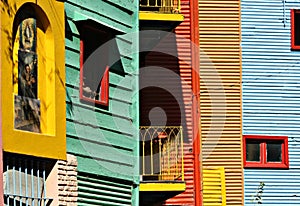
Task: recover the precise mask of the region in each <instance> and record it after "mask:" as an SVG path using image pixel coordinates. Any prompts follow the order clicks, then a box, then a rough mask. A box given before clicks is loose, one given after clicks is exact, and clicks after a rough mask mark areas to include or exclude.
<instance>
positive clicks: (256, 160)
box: [243, 135, 289, 169]
mask: <svg viewBox="0 0 300 206" xmlns="http://www.w3.org/2000/svg"><path fill="white" fill-rule="evenodd" d="M243 144H244V167H245V168H282V169H288V168H289V160H288V137H286V136H263V135H244V137H243Z"/></svg>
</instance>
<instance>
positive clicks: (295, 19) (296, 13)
mask: <svg viewBox="0 0 300 206" xmlns="http://www.w3.org/2000/svg"><path fill="white" fill-rule="evenodd" d="M291 47H292V50H300V9H292V10H291Z"/></svg>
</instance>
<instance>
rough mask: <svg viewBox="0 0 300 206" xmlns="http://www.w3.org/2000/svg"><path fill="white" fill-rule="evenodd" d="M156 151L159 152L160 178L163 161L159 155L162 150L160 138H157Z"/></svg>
mask: <svg viewBox="0 0 300 206" xmlns="http://www.w3.org/2000/svg"><path fill="white" fill-rule="evenodd" d="M158 142H159V143H158V144H159V146H158V153H159V176H160V178H161V174H162V168H163V161H162V159H161V158H162V155H161V152H162V144H161V139H158Z"/></svg>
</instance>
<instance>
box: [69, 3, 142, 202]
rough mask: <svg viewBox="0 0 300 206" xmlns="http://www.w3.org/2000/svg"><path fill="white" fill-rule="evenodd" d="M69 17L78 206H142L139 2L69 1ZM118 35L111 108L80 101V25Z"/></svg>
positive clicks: (72, 137) (71, 145)
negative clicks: (83, 22) (87, 22)
mask: <svg viewBox="0 0 300 206" xmlns="http://www.w3.org/2000/svg"><path fill="white" fill-rule="evenodd" d="M65 12H66V93H67V98H66V102H67V151H68V153H71V154H73V155H75V156H76V157H77V160H78V172H79V176H78V179H79V181H78V189H79V197H78V204H79V205H138V187H136V185H138V183H139V176H138V174H139V163H138V162H139V161H138V154H139V151H138V123H139V114H138V111H139V110H138V107H139V106H138V53H137V52H136V48H138V36H136V35H135V34H132V35H131V34H129V33H132V32H133V33H135V32H137V31H138V1H137V0H134V1H131V0H119V1H117V2H116V1H110V0H105V1H104V0H97V1H90V0H69V1H66V2H65ZM85 18H86V19H90V20H93V21H95V22H97V23H99V24H101V25H104V26H106V27H109V28H111V29H113V30H115V31H116V32H117V33H118V34H119V35H117V36H116V45H117V47H116V49H117V50H118V52H117V53H119V54H120V55H119V60H120V61H119V63H118V64H116V65H115V66H114V68H113V69H111V70H110V73H109V106H108V107H107V108H101V107H95V106H92V105H88V104H84V103H82V102H81V101H80V100H79V71H80V63H79V62H80V61H79V57H80V38H79V33H78V30H77V27H76V21H77V20H80V19H85Z"/></svg>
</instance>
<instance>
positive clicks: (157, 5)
mask: <svg viewBox="0 0 300 206" xmlns="http://www.w3.org/2000/svg"><path fill="white" fill-rule="evenodd" d="M140 11H157V12H161V13H179V12H180V0H140Z"/></svg>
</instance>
